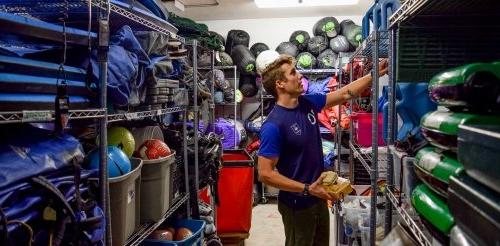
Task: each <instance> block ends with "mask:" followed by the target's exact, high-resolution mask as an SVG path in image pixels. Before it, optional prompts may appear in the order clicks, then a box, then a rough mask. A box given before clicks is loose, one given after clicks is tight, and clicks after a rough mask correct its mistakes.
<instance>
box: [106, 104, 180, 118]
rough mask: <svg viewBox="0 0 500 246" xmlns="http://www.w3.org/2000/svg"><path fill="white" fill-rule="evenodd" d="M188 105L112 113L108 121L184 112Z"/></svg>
mask: <svg viewBox="0 0 500 246" xmlns="http://www.w3.org/2000/svg"><path fill="white" fill-rule="evenodd" d="M185 109H186V107H183V106H182V107H172V108H165V109H158V110H150V111H140V112H127V113H120V114H110V115H108V122H116V121H122V120H141V119H144V118H148V117H154V116H160V115H165V114H171V113H176V112H182V111H184V110H185Z"/></svg>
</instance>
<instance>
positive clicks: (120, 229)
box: [109, 158, 142, 246]
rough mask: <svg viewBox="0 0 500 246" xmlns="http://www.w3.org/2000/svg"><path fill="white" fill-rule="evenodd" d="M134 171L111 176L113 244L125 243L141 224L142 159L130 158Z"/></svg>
mask: <svg viewBox="0 0 500 246" xmlns="http://www.w3.org/2000/svg"><path fill="white" fill-rule="evenodd" d="M130 162H131V163H132V171H130V172H129V173H127V174H125V175H122V176H119V177H115V178H109V196H110V209H111V235H112V237H113V245H120V246H121V245H124V244H125V242H126V241H127V238H128V237H129V236H130V235H132V234H133V233H134V231H135V229H136V228H137V227H138V226H139V208H140V200H141V195H140V191H141V168H142V160H141V159H137V158H130Z"/></svg>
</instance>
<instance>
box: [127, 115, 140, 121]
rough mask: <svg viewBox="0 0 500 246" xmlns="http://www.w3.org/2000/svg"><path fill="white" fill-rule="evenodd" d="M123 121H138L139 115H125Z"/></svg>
mask: <svg viewBox="0 0 500 246" xmlns="http://www.w3.org/2000/svg"><path fill="white" fill-rule="evenodd" d="M125 119H127V120H135V119H139V114H137V113H125Z"/></svg>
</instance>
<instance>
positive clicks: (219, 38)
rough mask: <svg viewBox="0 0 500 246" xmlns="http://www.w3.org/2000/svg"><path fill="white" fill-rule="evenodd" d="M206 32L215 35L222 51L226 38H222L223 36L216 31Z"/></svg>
mask: <svg viewBox="0 0 500 246" xmlns="http://www.w3.org/2000/svg"><path fill="white" fill-rule="evenodd" d="M208 33H209V34H210V35H212V36H215V37H217V39H218V40H219V42H220V44H221V49H220V50H222V51H224V50H225V49H226V48H225V47H224V45H225V44H226V40H225V39H224V37H223V36H222V35H220V34H219V33H217V32H214V31H208Z"/></svg>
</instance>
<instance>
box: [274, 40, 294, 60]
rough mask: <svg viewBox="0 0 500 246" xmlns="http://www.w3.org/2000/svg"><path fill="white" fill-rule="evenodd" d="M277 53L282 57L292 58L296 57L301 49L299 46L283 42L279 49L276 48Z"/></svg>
mask: <svg viewBox="0 0 500 246" xmlns="http://www.w3.org/2000/svg"><path fill="white" fill-rule="evenodd" d="M276 51H277V52H278V53H279V54H280V55H282V54H286V55H289V56H292V57H296V56H297V54H298V53H299V49H298V48H297V46H295V44H293V43H291V42H281V43H280V44H279V45H278V47H276Z"/></svg>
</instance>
